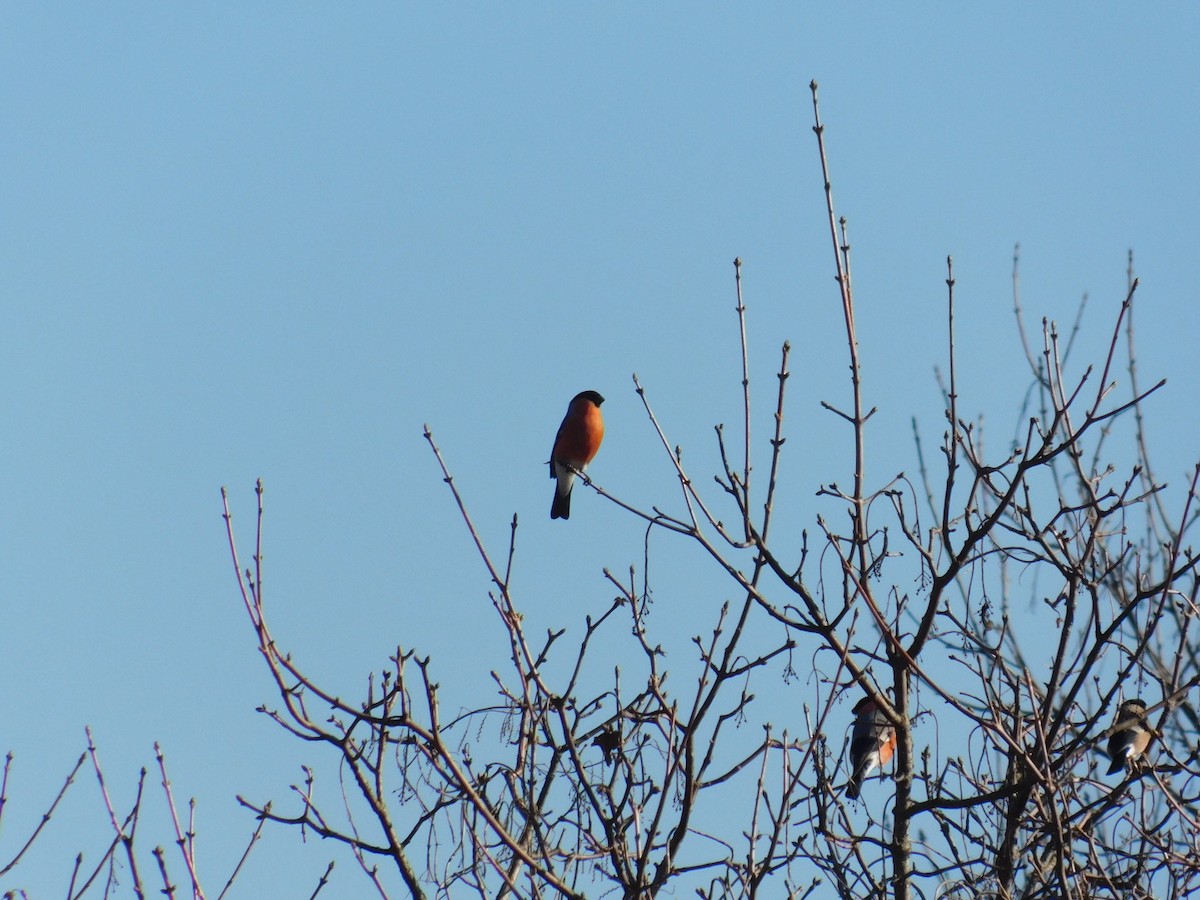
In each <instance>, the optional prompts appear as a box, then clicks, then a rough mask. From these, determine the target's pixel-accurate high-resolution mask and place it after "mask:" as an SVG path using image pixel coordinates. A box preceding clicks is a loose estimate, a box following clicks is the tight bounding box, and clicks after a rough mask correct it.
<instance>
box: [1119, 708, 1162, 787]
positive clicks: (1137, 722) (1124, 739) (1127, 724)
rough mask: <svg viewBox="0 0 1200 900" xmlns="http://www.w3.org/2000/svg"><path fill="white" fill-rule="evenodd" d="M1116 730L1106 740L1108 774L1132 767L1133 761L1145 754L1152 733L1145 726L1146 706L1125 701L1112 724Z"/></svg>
mask: <svg viewBox="0 0 1200 900" xmlns="http://www.w3.org/2000/svg"><path fill="white" fill-rule="evenodd" d="M1113 727H1114V728H1116V729H1117V730H1116V731H1114V732H1113V733H1112V737H1110V738H1109V739H1108V755H1109V758H1110V759H1112V765H1110V766H1109V767H1108V774H1109V775H1115V774H1116V773H1117V772H1120V771H1121V770H1122V769H1129V768H1132V767H1133V764H1134V761H1135V760H1137V759H1138V758H1139V757H1141V756H1142V754H1144V753H1145V752H1146V748H1147V747H1149V746H1150V738H1151V737H1152V736H1153V734H1154V732H1153V731H1151V729H1150V726H1149V725H1147V724H1146V704H1145V702H1144V701H1142V700H1126V701H1125V702H1124V703H1122V704H1121V706H1120V708H1119V709H1118V710H1117V718H1116V720H1115V721H1114V722H1113Z"/></svg>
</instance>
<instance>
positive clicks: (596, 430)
mask: <svg viewBox="0 0 1200 900" xmlns="http://www.w3.org/2000/svg"><path fill="white" fill-rule="evenodd" d="M603 402H604V398H603V397H601V396H600V395H599V394H598V393H596V392H595V391H583V392H582V393H579V394H576V395H575V396H574V397H573V398H572V399H571V405H570V406H568V407H567V414H566V416H564V417H563V420H562V424H561V425H559V426H558V434H557V435H555V436H554V449H553V450H551V451H550V477H551V478H555V479H557V480H558V483H557V484H556V485H555V486H554V502H553V503H552V504H551V505H550V518H551V519H569V518H571V488H572V487H573V486H574V484H575V472H573V471H571V470H572V469H575V470H577V471H580V472H582V471H583V468H584V466H586V465H587V464H588V463H590V462H591V461H592V457H594V456H595V455H596V451H597V450H599V449H600V442H601V441H602V440H604V417H603V416H602V415H600V404H601V403H603Z"/></svg>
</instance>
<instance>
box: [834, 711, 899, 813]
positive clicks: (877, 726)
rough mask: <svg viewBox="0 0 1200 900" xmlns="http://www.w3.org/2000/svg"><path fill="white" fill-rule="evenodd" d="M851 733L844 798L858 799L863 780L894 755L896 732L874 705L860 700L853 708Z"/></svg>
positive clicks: (884, 764)
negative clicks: (848, 773) (848, 776)
mask: <svg viewBox="0 0 1200 900" xmlns="http://www.w3.org/2000/svg"><path fill="white" fill-rule="evenodd" d="M854 716H855V718H854V732H853V734H851V736H850V783H849V784H847V785H846V796H847V797H849V798H850V799H851V800H857V799H858V792H859V791H860V790H862V783H863V779H864V778H866V777H867V775H868V773H870V771H871V770H872V769H874V768H876V767H879V768H883V767H884V766H886V765H887V764H888V763H889V762H891V761H892V755H893V754H894V753H895V752H896V729H895V728H893V727H892V724H891V723H890V722H889V721H888V720H887V718H886V717H885V716H884V715H883V713H882V712H881V711H880V710H879V707H878V706H877V705H876V704H875V701H874V700H872V699H871V698H870V697H863V698H862V699H861V700H859V701H858V702H857V703H856V704H854Z"/></svg>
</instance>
